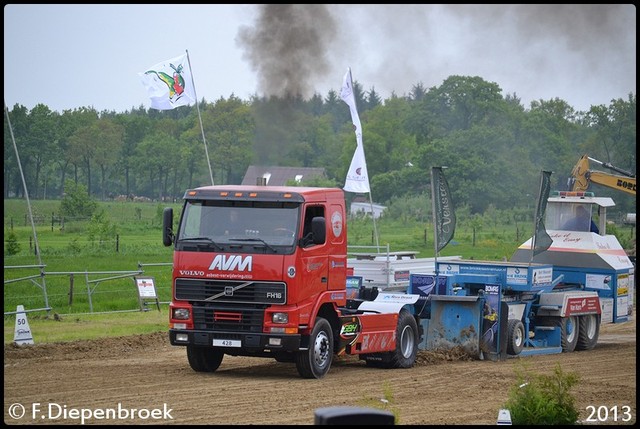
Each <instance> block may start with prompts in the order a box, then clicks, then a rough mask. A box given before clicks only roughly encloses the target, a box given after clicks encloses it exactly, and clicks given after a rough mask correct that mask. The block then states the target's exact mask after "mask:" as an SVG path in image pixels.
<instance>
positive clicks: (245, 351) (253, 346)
mask: <svg viewBox="0 0 640 429" xmlns="http://www.w3.org/2000/svg"><path fill="white" fill-rule="evenodd" d="M177 334H185V335H186V337H187V340H186V341H178V340H176V335H177ZM273 338H279V339H280V344H279V345H273V344H272V343H271V344H270V342H269V340H270V339H273ZM214 339H215V340H232V341H240V347H219V346H214V345H213V340H214ZM169 341H170V342H171V345H172V346H189V345H193V346H201V347H216V348H220V349H224V351H225V353H227V354H231V355H239V356H241V355H246V356H268V355H271V354H272V353H274V352H297V351H299V350H301V342H302V336H301V335H299V334H295V335H291V334H289V335H282V334H264V333H259V334H256V333H237V332H211V331H199V330H193V331H191V330H189V331H188V330H184V329H169Z"/></svg>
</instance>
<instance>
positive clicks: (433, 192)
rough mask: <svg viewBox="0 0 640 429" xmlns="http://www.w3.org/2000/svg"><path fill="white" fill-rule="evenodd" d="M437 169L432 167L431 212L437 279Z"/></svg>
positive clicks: (434, 267) (434, 266)
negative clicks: (434, 171) (435, 177)
mask: <svg viewBox="0 0 640 429" xmlns="http://www.w3.org/2000/svg"><path fill="white" fill-rule="evenodd" d="M434 168H435V167H431V212H432V218H433V247H434V250H435V256H434V260H433V264H434V265H433V269H434V272H435V274H436V279H437V277H438V225H437V223H438V221H437V217H436V188H435V186H434V180H433V169H434ZM436 281H437V280H436Z"/></svg>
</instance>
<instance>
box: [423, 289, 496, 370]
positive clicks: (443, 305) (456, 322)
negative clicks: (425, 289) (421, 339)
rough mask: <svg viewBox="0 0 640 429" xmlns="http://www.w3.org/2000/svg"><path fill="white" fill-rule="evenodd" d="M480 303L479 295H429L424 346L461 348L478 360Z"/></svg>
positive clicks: (431, 348) (480, 319) (480, 321)
mask: <svg viewBox="0 0 640 429" xmlns="http://www.w3.org/2000/svg"><path fill="white" fill-rule="evenodd" d="M483 306H484V300H483V299H481V298H480V297H478V296H451V295H431V319H430V320H429V324H428V326H427V330H426V334H427V338H426V340H427V341H426V349H427V350H443V349H444V350H451V349H454V348H456V347H461V348H462V349H463V350H464V351H465V352H466V353H467V354H468V355H469V356H471V357H473V358H475V359H480V358H481V349H480V339H481V332H482V322H483V318H482V311H483Z"/></svg>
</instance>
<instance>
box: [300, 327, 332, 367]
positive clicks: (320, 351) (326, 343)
mask: <svg viewBox="0 0 640 429" xmlns="http://www.w3.org/2000/svg"><path fill="white" fill-rule="evenodd" d="M295 360H296V368H297V369H298V373H299V374H300V376H301V377H303V378H322V377H324V376H325V375H326V374H327V372H329V368H331V361H332V360H333V331H332V330H331V324H330V323H329V322H328V321H327V320H326V319H324V318H322V317H318V318H317V319H316V323H315V325H314V327H313V330H312V331H311V336H310V337H309V349H308V350H301V351H299V352H297V353H296V358H295Z"/></svg>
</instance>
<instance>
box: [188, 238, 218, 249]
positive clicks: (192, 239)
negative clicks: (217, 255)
mask: <svg viewBox="0 0 640 429" xmlns="http://www.w3.org/2000/svg"><path fill="white" fill-rule="evenodd" d="M180 241H205V242H206V243H196V245H197V246H198V247H201V246H203V245H204V244H206V245H207V246H211V245H212V246H213V247H215V248H217V249H218V250H220V251H222V250H224V249H223V248H222V247H221V246H220V245H219V244H218V243H216V242H215V241H213V240H212V239H211V238H209V237H188V238H182V239H180Z"/></svg>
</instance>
